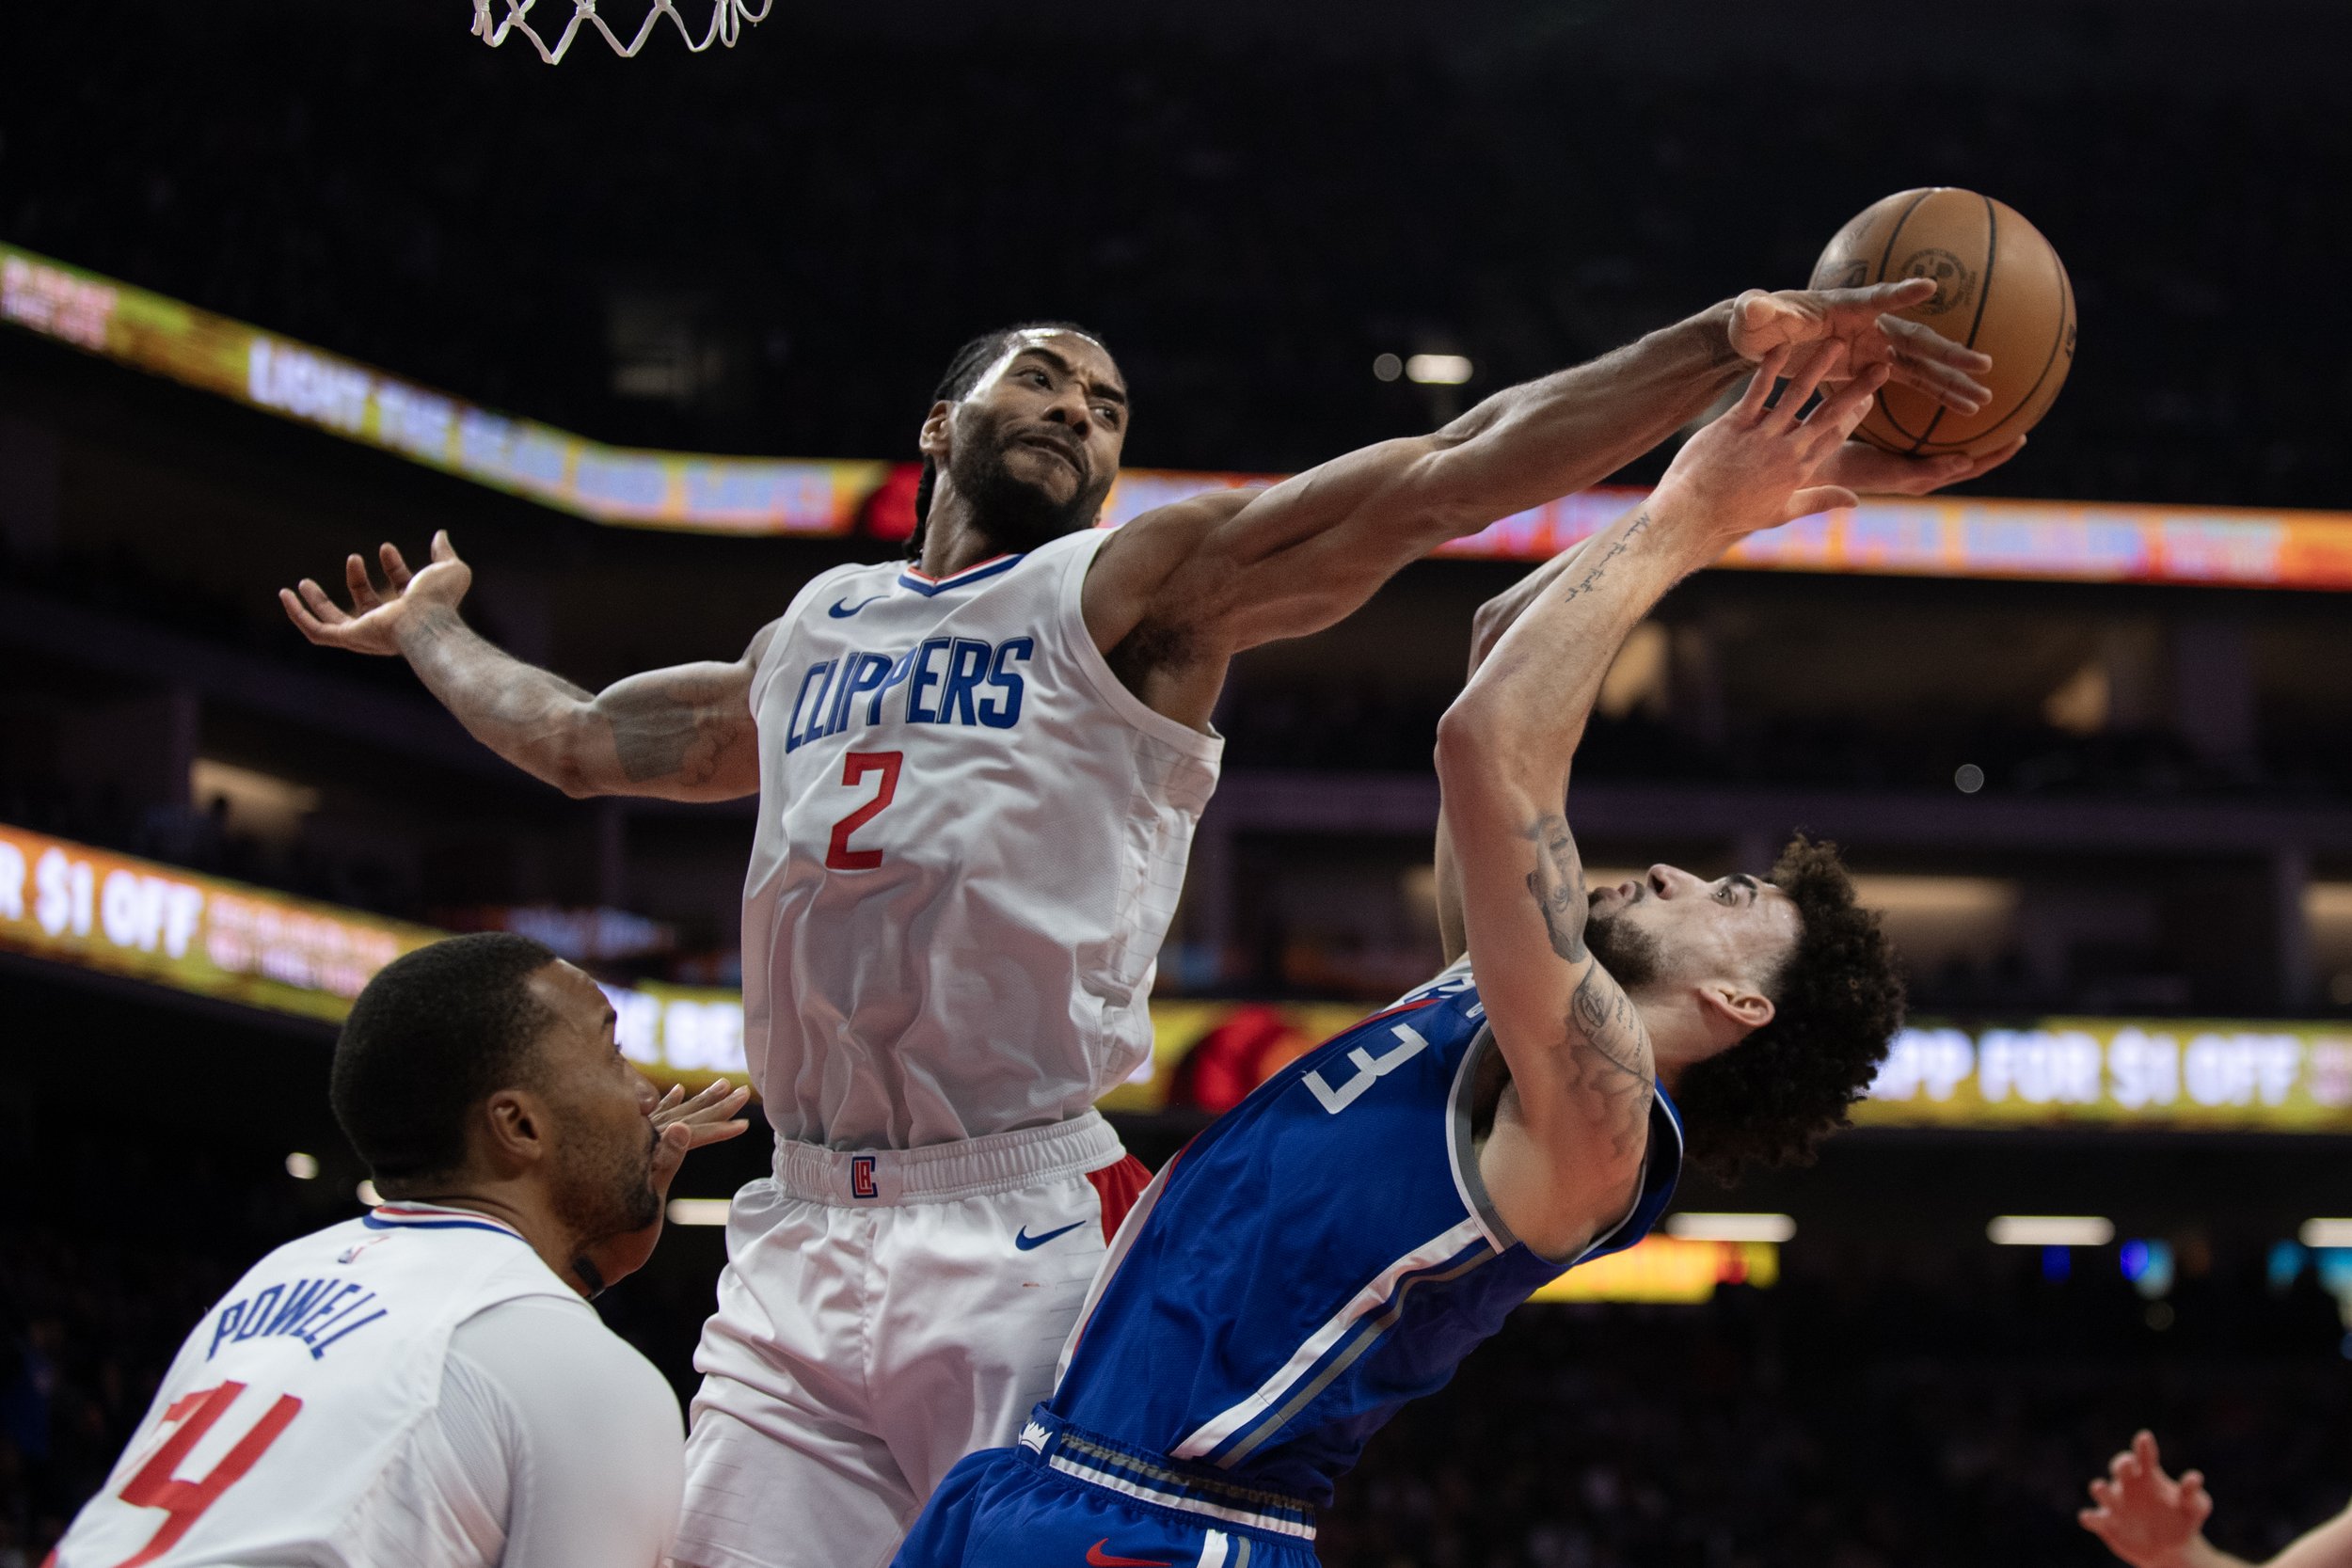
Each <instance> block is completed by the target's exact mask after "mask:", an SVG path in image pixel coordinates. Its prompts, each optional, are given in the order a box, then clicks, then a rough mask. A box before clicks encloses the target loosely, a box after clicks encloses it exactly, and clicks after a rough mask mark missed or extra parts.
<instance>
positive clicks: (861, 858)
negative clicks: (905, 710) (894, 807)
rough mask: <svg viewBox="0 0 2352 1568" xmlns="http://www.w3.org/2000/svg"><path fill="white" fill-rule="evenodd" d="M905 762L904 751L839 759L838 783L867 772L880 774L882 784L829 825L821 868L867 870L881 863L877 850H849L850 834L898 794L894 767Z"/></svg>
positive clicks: (853, 781)
mask: <svg viewBox="0 0 2352 1568" xmlns="http://www.w3.org/2000/svg"><path fill="white" fill-rule="evenodd" d="M905 761H906V753H905V752H850V754H849V755H848V756H846V757H844V758H843V759H842V765H841V782H842V783H843V784H850V785H854V784H857V782H858V781H859V780H861V779H863V778H865V777H866V774H868V773H880V774H881V775H882V787H881V788H880V789H877V790H875V791H874V798H873V799H872V800H868V801H866V803H865V804H864V805H862V806H860V807H858V808H857V810H855V811H853V812H851V813H850V815H849V816H845V817H843V818H842V819H841V820H840V821H838V822H836V823H834V825H833V842H832V843H831V844H829V845H827V846H826V847H825V869H826V870H828V871H871V870H873V869H874V867H876V866H878V865H880V864H882V851H881V850H880V849H852V848H850V834H851V833H853V832H857V831H858V830H859V829H860V828H863V827H864V826H866V824H867V823H868V822H871V821H872V820H874V818H875V817H877V816H881V815H882V808H883V807H884V806H887V805H888V804H890V801H891V798H892V797H893V796H895V795H897V794H898V768H899V766H900V765H901V764H903V763H904V762H905Z"/></svg>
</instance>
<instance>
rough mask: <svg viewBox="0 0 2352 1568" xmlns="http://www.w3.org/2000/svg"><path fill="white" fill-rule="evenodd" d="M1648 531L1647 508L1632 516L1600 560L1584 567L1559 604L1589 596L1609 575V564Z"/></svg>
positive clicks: (1562, 595) (1561, 597)
mask: <svg viewBox="0 0 2352 1568" xmlns="http://www.w3.org/2000/svg"><path fill="white" fill-rule="evenodd" d="M1648 529H1649V508H1647V507H1644V508H1643V509H1642V510H1641V511H1640V512H1638V513H1636V514H1634V516H1633V521H1631V522H1630V523H1628V524H1627V525H1626V530H1625V534H1624V536H1623V537H1622V538H1620V539H1618V540H1617V541H1616V543H1614V544H1613V545H1611V546H1609V547H1608V548H1607V549H1606V550H1604V551H1602V552H1601V556H1600V559H1599V560H1597V561H1596V562H1592V563H1591V564H1589V565H1586V566H1585V567H1584V570H1583V571H1582V572H1581V573H1580V574H1579V575H1578V577H1577V579H1576V580H1575V581H1574V582H1572V583H1570V584H1569V585H1568V591H1567V592H1566V593H1565V594H1561V595H1560V602H1561V603H1562V604H1565V603H1567V602H1568V601H1569V600H1570V599H1573V598H1576V597H1578V596H1579V595H1580V594H1589V593H1591V592H1592V591H1593V590H1594V589H1595V588H1596V587H1597V586H1599V583H1600V579H1601V578H1604V577H1606V576H1607V575H1608V573H1609V563H1610V562H1613V561H1614V560H1616V559H1617V557H1619V556H1621V555H1623V554H1625V552H1626V551H1627V550H1629V549H1630V548H1632V546H1633V541H1634V540H1636V539H1638V538H1640V537H1641V536H1642V535H1643V534H1644V533H1645V532H1646V531H1648ZM1580 564H1581V563H1580Z"/></svg>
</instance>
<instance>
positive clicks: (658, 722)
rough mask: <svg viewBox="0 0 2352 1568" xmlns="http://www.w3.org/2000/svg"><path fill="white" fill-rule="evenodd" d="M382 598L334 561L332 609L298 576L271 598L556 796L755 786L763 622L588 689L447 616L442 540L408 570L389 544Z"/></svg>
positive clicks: (454, 596)
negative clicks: (388, 666)
mask: <svg viewBox="0 0 2352 1568" xmlns="http://www.w3.org/2000/svg"><path fill="white" fill-rule="evenodd" d="M378 561H379V563H380V564H381V565H382V567H383V571H384V577H385V579H386V582H387V583H388V585H389V592H380V591H378V589H377V588H376V586H375V584H374V582H373V580H372V579H371V578H370V577H369V576H368V567H367V562H364V561H362V560H361V559H360V558H359V557H358V556H356V555H355V556H352V557H351V558H350V559H349V560H348V561H346V562H344V563H343V580H344V584H345V586H346V587H347V588H348V589H349V590H350V593H351V610H350V611H349V612H348V613H346V612H345V611H344V610H342V609H341V608H340V607H339V606H337V605H336V603H335V601H334V600H333V599H332V598H330V597H328V595H327V594H326V590H325V589H323V588H321V587H320V586H319V585H318V584H317V583H315V582H313V581H311V580H310V578H303V579H302V582H301V584H300V585H299V589H298V590H297V589H288V588H281V589H279V590H278V600H279V602H280V603H281V604H283V605H284V606H285V609H286V614H287V615H288V617H290V618H291V619H292V620H293V622H294V625H295V626H297V627H299V628H300V629H301V632H302V635H303V636H305V637H307V638H309V639H310V641H313V642H316V643H318V644H319V645H321V646H322V647H328V648H347V649H349V650H351V651H352V652H354V653H363V654H381V655H390V654H398V655H400V656H401V657H404V658H405V659H407V661H408V665H409V668H410V669H412V670H414V671H416V673H417V678H418V679H420V680H421V681H423V682H424V684H425V687H426V689H428V690H430V691H431V692H432V693H433V695H434V696H436V697H437V698H439V699H440V700H441V705H442V706H444V707H446V708H448V709H449V710H450V712H451V713H453V714H454V715H456V717H457V721H458V722H459V723H461V724H463V725H465V726H466V730H467V733H469V735H471V736H473V737H474V738H475V739H476V740H479V741H481V742H482V743H483V744H484V745H485V746H487V747H489V748H490V750H492V751H494V752H497V753H498V754H499V755H501V756H502V757H504V758H505V759H506V760H507V761H509V762H511V763H513V764H514V765H515V766H516V767H517V768H521V769H522V770H523V771H524V772H526V773H529V774H531V775H532V777H534V778H538V779H542V780H545V781H546V782H547V783H548V784H553V785H554V786H555V787H556V788H558V789H560V790H562V791H564V794H566V795H572V796H583V795H650V796H657V797H659V798H660V799H662V800H733V799H735V798H736V797H738V796H740V795H752V794H756V793H757V792H758V789H759V740H758V734H757V728H756V726H755V724H754V723H753V721H752V708H751V687H752V674H753V672H754V671H755V670H756V669H757V667H758V664H759V657H760V655H761V653H762V652H764V651H765V650H766V648H767V645H768V640H769V639H770V638H771V636H772V635H773V634H774V631H775V627H774V626H773V625H771V626H766V627H763V628H762V629H761V630H760V633H759V635H758V636H757V637H755V638H754V639H753V640H752V645H751V647H750V648H748V649H747V650H745V652H744V654H743V657H741V658H739V659H737V660H736V661H734V662H733V663H725V664H723V663H717V662H711V663H703V664H681V665H677V666H675V667H674V668H671V669H667V670H656V671H652V672H650V673H646V674H642V675H631V676H629V677H628V679H627V680H623V681H618V682H615V683H614V684H613V685H612V686H609V687H607V688H605V689H604V690H602V691H600V692H594V693H591V692H589V691H586V690H583V689H580V687H577V686H574V685H573V684H572V683H571V682H569V681H567V680H564V678H563V677H562V676H560V675H556V674H551V673H548V671H545V670H541V669H539V668H537V667H535V666H533V665H529V664H525V663H524V662H523V661H522V660H520V659H518V658H516V657H513V656H511V655H509V654H507V653H504V652H502V651H501V650H500V649H499V648H498V647H496V646H495V645H494V644H492V643H491V642H489V641H486V640H485V639H484V638H483V637H482V636H481V634H480V633H478V632H476V631H475V630H474V629H473V628H472V627H470V626H467V625H466V623H465V621H464V620H463V619H462V618H461V617H460V616H459V614H458V612H457V607H458V605H459V603H460V602H461V601H462V600H463V599H464V598H465V596H466V590H467V589H468V588H469V587H470V586H471V585H472V582H473V569H472V568H471V567H469V566H468V565H467V564H466V563H465V562H463V561H461V560H459V559H458V557H457V552H456V550H455V549H454V548H453V547H452V546H451V545H450V542H449V535H448V534H447V533H446V532H441V533H436V534H435V535H434V536H433V559H432V561H431V562H430V563H428V564H427V565H426V566H425V567H424V569H423V570H421V571H419V572H414V573H411V572H410V571H409V569H408V563H407V562H406V561H405V560H404V559H403V558H402V556H401V553H400V551H399V550H397V549H395V548H394V547H393V546H390V545H385V546H382V547H381V548H380V550H379V551H378Z"/></svg>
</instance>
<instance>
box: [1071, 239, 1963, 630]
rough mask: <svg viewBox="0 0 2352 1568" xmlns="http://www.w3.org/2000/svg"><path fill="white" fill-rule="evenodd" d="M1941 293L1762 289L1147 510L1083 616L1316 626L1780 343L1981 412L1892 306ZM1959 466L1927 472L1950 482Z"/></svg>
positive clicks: (1110, 549) (1104, 566) (1129, 624)
mask: <svg viewBox="0 0 2352 1568" xmlns="http://www.w3.org/2000/svg"><path fill="white" fill-rule="evenodd" d="M1932 292H1933V285H1932V284H1931V283H1930V282H1928V281H1927V280H1925V279H1917V278H1915V279H1911V280H1908V281H1905V282H1901V283H1889V284H1880V285H1876V286H1873V287H1871V288H1867V289H1844V290H1827V291H1809V290H1791V291H1787V292H1784V293H1762V292H1760V291H1757V292H1752V293H1747V294H1742V295H1741V296H1740V298H1739V299H1737V300H1734V301H1731V302H1730V303H1728V304H1724V305H1719V306H1716V307H1715V308H1713V309H1710V310H1707V311H1704V312H1702V313H1701V314H1699V315H1697V316H1693V317H1692V318H1691V319H1690V320H1688V321H1685V322H1681V323H1679V324H1677V325H1674V326H1670V327H1667V328H1664V329H1663V330H1661V331H1658V332H1653V333H1651V334H1650V335H1649V336H1647V337H1645V338H1643V339H1642V340H1640V341H1637V342H1634V343H1631V344H1629V345H1628V346H1626V347H1624V348H1621V349H1618V350H1617V351H1615V352H1614V353H1613V354H1608V355H1604V356H1601V357H1600V358H1598V359H1596V360H1594V361H1592V362H1591V363H1589V364H1585V365H1580V366H1577V367H1576V368H1574V369H1572V370H1566V371H1562V372H1559V373H1557V374H1555V375H1550V376H1547V377H1545V378H1544V379H1542V380H1540V381H1533V382H1529V383H1527V384H1526V385H1524V386H1520V387H1514V388H1508V389H1506V390H1504V391H1501V392H1498V393H1496V394H1495V395H1494V396H1492V397H1490V398H1487V399H1486V401H1485V402H1483V403H1481V404H1478V406H1477V407H1475V408H1472V409H1471V410H1470V412H1469V413H1467V414H1465V415H1463V416H1462V417H1461V418H1460V419H1458V420H1454V422H1453V423H1451V424H1449V425H1447V426H1446V427H1445V428H1444V429H1442V430H1439V431H1438V432H1436V433H1435V434H1433V435H1429V436H1416V437H1412V438H1410V439H1404V440H1394V441H1384V442H1381V443H1380V444H1378V445H1376V446H1372V447H1366V448H1364V449H1363V450H1361V451H1355V452H1350V453H1349V454H1347V455H1346V456H1344V457H1341V458H1337V459H1334V460H1333V461H1331V462H1329V463H1326V464H1324V465H1322V466H1321V467H1315V468H1312V469H1310V470H1308V471H1307V472H1305V473H1303V474H1298V475H1295V476H1294V477H1293V478H1291V479H1288V480H1285V481H1283V482H1282V483H1279V484H1277V485H1274V486H1273V487H1272V488H1270V489H1267V490H1265V491H1263V492H1260V493H1258V494H1256V495H1254V496H1251V497H1248V498H1232V499H1227V500H1225V501H1224V502H1223V503H1222V504H1218V505H1214V506H1207V505H1192V504H1188V503H1180V504H1179V505H1177V506H1174V507H1170V508H1167V509H1164V510H1163V511H1162V512H1158V513H1152V514H1149V515H1146V516H1143V517H1140V518H1137V519H1136V521H1135V522H1133V523H1130V524H1129V525H1127V527H1126V528H1125V529H1123V530H1121V531H1120V537H1118V538H1117V539H1115V540H1114V541H1112V542H1111V543H1110V544H1109V545H1107V546H1104V551H1103V554H1102V556H1101V557H1100V558H1098V560H1097V561H1096V562H1095V564H1094V567H1093V569H1092V570H1091V571H1090V572H1089V576H1088V582H1087V620H1088V624H1089V628H1090V629H1091V630H1092V631H1093V632H1094V634H1095V641H1096V642H1097V643H1098V645H1100V646H1102V647H1104V648H1106V649H1107V648H1110V647H1112V646H1113V645H1115V644H1117V643H1119V642H1120V641H1122V640H1124V639H1125V638H1126V637H1127V636H1128V634H1129V633H1130V632H1132V631H1134V630H1135V629H1136V627H1138V626H1146V625H1151V624H1159V625H1165V626H1169V627H1175V628H1182V629H1183V630H1184V632H1185V633H1186V634H1188V635H1189V636H1191V637H1193V638H1200V637H1201V636H1203V635H1204V634H1205V635H1207V636H1209V637H1210V638H1211V639H1212V640H1213V641H1214V643H1215V645H1216V651H1220V652H1223V653H1227V654H1230V653H1232V652H1237V651H1239V650H1240V649H1243V648H1248V647H1251V646H1254V645H1256V644H1258V643H1261V642H1265V641H1273V640H1275V639H1278V638H1284V637H1297V636H1303V635H1305V634H1306V633H1308V632H1311V631H1316V630H1319V629H1321V628H1322V627H1324V626H1328V625H1330V624H1331V623H1332V622H1334V621H1336V620H1338V619H1340V618H1341V617H1342V616H1344V615H1346V614H1347V613H1349V612H1350V611H1352V610H1355V609H1356V608H1357V607H1358V606H1359V605H1360V604H1362V603H1363V601H1364V600H1365V599H1366V598H1367V597H1369V596H1370V595H1371V594H1372V593H1373V591H1374V590H1375V589H1376V588H1377V587H1379V585H1380V584H1381V583H1382V582H1385V581H1386V580H1387V579H1388V578H1390V577H1391V576H1393V575H1394V574H1395V573H1396V572H1397V571H1398V569H1400V568H1401V567H1403V566H1404V565H1406V563H1407V562H1412V561H1415V560H1418V559H1419V558H1421V557H1422V556H1423V555H1425V554H1427V553H1428V552H1429V551H1430V550H1432V549H1434V548H1435V547H1437V546H1438V545H1440V544H1443V543H1444V542H1445V541H1447V540H1449V539H1454V538H1459V537H1462V536H1464V535H1466V534H1470V533H1475V532H1476V531H1478V530H1480V529H1482V528H1484V527H1486V525H1487V524H1488V523H1490V522H1492V521H1494V520H1495V519H1496V518H1498V517H1502V516H1506V515H1510V514H1511V513H1514V512H1518V511H1522V510H1525V509H1526V508H1528V507H1532V506H1535V505H1538V504H1540V503H1542V502H1544V501H1548V500H1551V499H1556V498H1558V497H1560V496H1564V495H1567V494H1569V493H1571V492H1573V491H1576V490H1581V489H1582V488H1584V487H1585V486H1587V485H1590V484H1592V483H1596V482H1597V481H1599V480H1601V479H1603V478H1606V477H1607V476H1608V475H1609V474H1611V473H1612V472H1613V471H1615V470H1616V469H1617V468H1619V467H1623V466H1624V465H1625V464H1626V463H1627V462H1629V461H1630V460H1631V459H1632V458H1634V457H1637V456H1639V455H1640V454H1641V453H1643V452H1645V451H1648V450H1649V449H1650V448H1651V447H1654V446H1656V445H1657V444H1658V443H1659V442H1660V441H1661V440H1663V439H1664V438H1665V437H1666V436H1669V435H1671V434H1673V433H1674V431H1676V430H1677V429H1678V428H1680V427H1681V426H1682V425H1685V424H1687V423H1689V422H1690V421H1691V420H1693V419H1696V418H1697V417H1698V416H1699V415H1700V414H1702V413H1703V412H1705V411H1706V409H1707V407H1708V404H1711V403H1713V402H1714V401H1715V399H1716V398H1717V397H1718V396H1719V395H1720V394H1721V393H1722V392H1723V391H1724V389H1725V388H1728V387H1730V386H1732V385H1733V384H1735V383H1736V382H1737V381H1739V380H1740V377H1741V376H1743V375H1745V374H1746V373H1747V372H1749V371H1750V370H1751V369H1753V368H1754V365H1755V363H1756V361H1757V360H1758V359H1759V358H1760V357H1761V356H1763V355H1764V354H1766V353H1768V352H1771V351H1772V350H1773V349H1776V348H1788V347H1789V346H1791V345H1797V344H1808V345H1810V344H1835V345H1836V361H1835V362H1834V363H1833V364H1832V365H1830V366H1829V367H1827V368H1826V373H1836V374H1839V375H1854V374H1861V373H1867V372H1871V371H1872V370H1874V369H1878V370H1884V371H1887V372H1891V373H1892V374H1893V375H1894V376H1895V377H1897V378H1898V379H1900V380H1902V381H1903V382H1905V383H1906V384H1908V385H1911V386H1914V387H1916V388H1919V389H1921V390H1923V391H1926V392H1927V393H1929V394H1930V395H1931V396H1933V397H1936V398H1938V399H1940V400H1942V401H1944V402H1946V403H1947V404H1949V405H1950V406H1952V407H1954V408H1958V409H1962V410H1963V411H1965V410H1973V409H1975V408H1977V407H1979V406H1980V405H1981V404H1982V401H1983V398H1984V396H1985V395H1986V394H1985V391H1984V388H1982V387H1981V386H1979V384H1978V383H1977V382H1976V381H1974V380H1972V379H1971V377H1972V375H1974V374H1977V373H1980V372H1983V371H1984V370H1985V369H1986V368H1988V367H1989V366H1990V364H1991V363H1992V362H1991V360H1989V359H1987V358H1986V357H1985V356H1982V355H1980V354H1977V353H1975V352H1973V351H1972V350H1969V349H1966V348H1963V347H1962V346H1961V345H1960V344H1958V343H1955V342H1952V341H1950V340H1948V339H1946V338H1943V337H1941V336H1939V335H1938V334H1936V333H1935V332H1933V331H1932V330H1931V329H1929V328H1927V327H1924V326H1920V325H1916V324H1915V323H1912V322H1908V321H1904V320H1902V319H1901V318H1899V317H1897V316H1894V315H1891V314H1888V312H1890V311H1892V310H1895V309H1900V308H1902V307H1903V306H1906V305H1910V304H1915V303H1916V302H1917V301H1918V300H1920V299H1922V298H1925V297H1926V296H1927V295H1928V294H1929V293H1932ZM1949 467H1950V466H1949V465H1947V464H1942V463H1929V464H1924V465H1922V466H1921V468H1920V472H1921V474H1922V475H1923V476H1924V477H1925V478H1927V479H1929V480H1931V482H1932V483H1949V481H1950V477H1951V474H1950V473H1947V468H1949ZM1956 471H1957V470H1953V472H1956ZM1938 476H1940V477H1938ZM1210 628H1214V629H1213V630H1211V629H1210Z"/></svg>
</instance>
